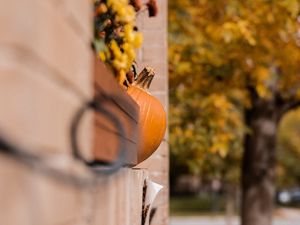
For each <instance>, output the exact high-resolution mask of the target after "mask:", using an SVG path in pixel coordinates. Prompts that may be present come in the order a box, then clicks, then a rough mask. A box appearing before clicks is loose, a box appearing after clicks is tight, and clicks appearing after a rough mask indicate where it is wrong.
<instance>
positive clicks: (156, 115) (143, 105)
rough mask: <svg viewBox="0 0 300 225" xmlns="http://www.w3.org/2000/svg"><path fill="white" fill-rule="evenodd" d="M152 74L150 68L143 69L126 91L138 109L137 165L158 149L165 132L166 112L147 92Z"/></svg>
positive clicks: (152, 71)
mask: <svg viewBox="0 0 300 225" xmlns="http://www.w3.org/2000/svg"><path fill="white" fill-rule="evenodd" d="M154 74H155V73H154V70H153V69H152V68H150V67H146V68H144V70H143V71H142V72H141V73H140V74H139V75H138V78H137V80H136V81H135V82H134V83H133V84H132V85H131V86H129V88H128V89H127V92H128V94H129V95H130V96H131V97H132V98H133V99H134V100H135V101H136V102H137V104H138V105H139V107H140V118H139V127H140V143H139V153H138V162H139V163H140V162H142V161H144V160H145V159H147V158H148V157H149V156H150V155H151V154H152V153H153V152H154V151H155V150H156V149H157V148H158V146H159V145H160V143H161V141H162V140H163V138H164V135H165V131H166V124H167V121H166V112H165V110H164V108H163V106H162V104H161V103H160V101H159V100H158V99H157V98H155V97H154V96H152V95H151V94H150V93H149V92H148V89H149V87H150V84H151V81H152V79H153V77H154Z"/></svg>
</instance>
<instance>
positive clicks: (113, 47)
mask: <svg viewBox="0 0 300 225" xmlns="http://www.w3.org/2000/svg"><path fill="white" fill-rule="evenodd" d="M110 49H111V50H112V52H113V55H114V57H115V58H120V57H121V55H122V52H121V50H120V48H119V46H118V44H117V42H116V41H115V40H112V41H111V42H110Z"/></svg>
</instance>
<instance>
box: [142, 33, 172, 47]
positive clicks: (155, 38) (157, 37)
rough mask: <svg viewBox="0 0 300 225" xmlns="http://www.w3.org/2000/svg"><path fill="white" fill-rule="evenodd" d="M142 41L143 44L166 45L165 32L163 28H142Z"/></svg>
mask: <svg viewBox="0 0 300 225" xmlns="http://www.w3.org/2000/svg"><path fill="white" fill-rule="evenodd" d="M142 33H143V37H144V39H143V40H144V41H143V46H161V47H165V48H166V47H167V33H166V31H165V29H155V30H147V29H145V30H142Z"/></svg>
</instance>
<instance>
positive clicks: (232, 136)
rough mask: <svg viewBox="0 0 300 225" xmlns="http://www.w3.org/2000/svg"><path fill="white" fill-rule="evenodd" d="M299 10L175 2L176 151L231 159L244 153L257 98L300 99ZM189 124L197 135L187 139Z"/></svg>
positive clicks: (294, 6)
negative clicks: (248, 112)
mask: <svg viewBox="0 0 300 225" xmlns="http://www.w3.org/2000/svg"><path fill="white" fill-rule="evenodd" d="M299 5H300V1H299V0H283V1H262V0H252V1H236V0H228V1H222V0H215V1H209V0H199V1H193V0H186V1H182V0H172V1H169V68H170V88H171V93H170V105H171V108H170V131H171V133H170V143H171V150H172V151H173V149H175V150H174V151H176V152H182V154H183V152H185V153H184V154H183V155H186V154H187V153H186V152H187V151H188V152H189V151H190V152H198V153H199V152H201V154H198V155H201V156H203V152H207V153H214V154H217V155H220V156H223V157H227V156H228V154H230V152H231V151H234V149H238V148H239V149H241V143H242V138H243V134H244V132H245V131H246V128H245V124H244V118H243V111H244V110H245V109H249V108H251V107H252V106H253V102H252V100H253V99H252V97H251V96H253V93H252V92H253V91H254V92H256V93H255V94H257V95H258V97H259V98H262V99H264V98H265V99H272V98H274V96H275V92H276V94H280V95H282V96H284V97H285V98H286V97H288V98H295V97H298V98H300V91H299V88H300V49H299V46H300V35H299V30H300V23H299V22H298V21H297V16H298V15H299V13H300V12H299V11H300V6H299ZM297 32H298V33H297ZM175 108H176V113H175V111H174V110H173V109H175ZM190 123H193V124H194V128H193V129H194V130H193V131H190V130H189V131H186V132H185V130H186V129H188V128H187V124H190ZM175 127H177V128H176V129H180V130H182V133H181V134H180V135H182V134H185V135H182V136H181V137H179V133H178V132H177V130H176V129H175ZM179 140H180V143H184V145H182V146H181V147H180V145H179V144H178V142H179ZM178 154H179V153H178ZM190 154H192V153H190ZM195 154H196V153H195ZM195 160H196V159H195ZM197 160H199V159H197ZM197 162H199V161H197Z"/></svg>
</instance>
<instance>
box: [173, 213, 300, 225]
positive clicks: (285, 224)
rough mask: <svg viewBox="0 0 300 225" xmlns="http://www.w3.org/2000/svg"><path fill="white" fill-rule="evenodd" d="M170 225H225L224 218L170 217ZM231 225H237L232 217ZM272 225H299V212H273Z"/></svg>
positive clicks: (237, 220) (237, 221) (236, 218)
mask: <svg viewBox="0 0 300 225" xmlns="http://www.w3.org/2000/svg"><path fill="white" fill-rule="evenodd" d="M170 225H227V224H226V222H225V217H224V216H215V217H210V216H198V217H171V223H170ZM232 225H239V218H238V217H234V218H233V220H232ZM273 225H300V210H296V209H279V210H277V211H276V212H275V217H274V222H273Z"/></svg>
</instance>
